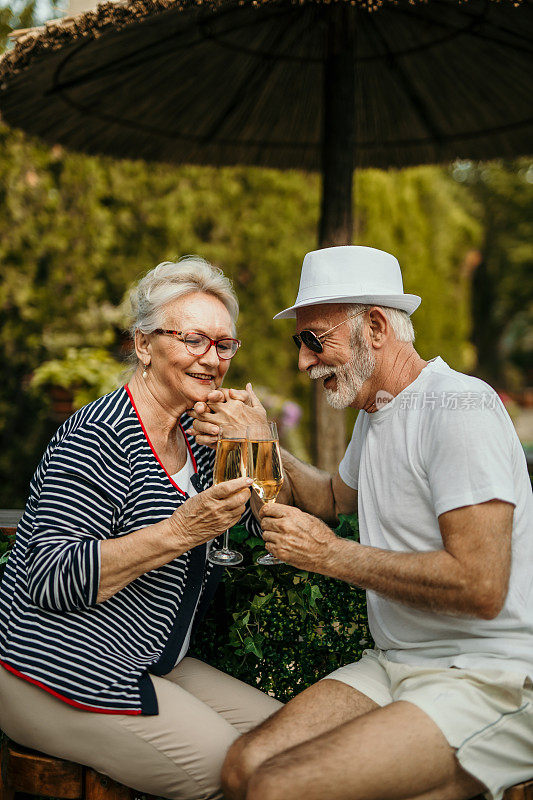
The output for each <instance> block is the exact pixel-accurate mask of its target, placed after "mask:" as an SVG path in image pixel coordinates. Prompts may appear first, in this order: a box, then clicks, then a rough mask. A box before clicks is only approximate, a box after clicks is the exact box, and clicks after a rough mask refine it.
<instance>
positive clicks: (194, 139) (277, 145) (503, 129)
mask: <svg viewBox="0 0 533 800" xmlns="http://www.w3.org/2000/svg"><path fill="white" fill-rule="evenodd" d="M63 99H64V100H65V102H66V103H67V104H69V105H71V106H72V107H73V108H75V109H76V110H77V111H79V112H80V113H85V114H89V115H91V114H92V115H94V116H96V117H98V118H99V119H101V120H103V121H105V122H112V123H114V124H117V125H118V126H124V127H125V128H133V129H136V130H143V131H145V132H146V133H151V134H155V135H157V136H160V137H162V138H166V139H171V140H173V141H175V140H176V139H179V140H181V141H183V142H191V143H195V144H197V143H201V142H202V138H201V137H198V136H191V135H189V134H187V135H185V134H182V133H178V132H175V131H166V130H163V129H161V128H160V127H155V126H152V125H146V124H142V123H139V122H138V121H132V120H127V119H124V118H123V117H115V116H113V115H112V114H107V113H106V112H101V111H95V110H94V109H91V108H90V107H89V108H88V107H85V106H83V105H82V104H81V103H76V102H75V101H73V100H71V99H70V98H69V97H68V96H67V97H65V98H63ZM532 124H533V118H532V117H528V118H526V119H524V120H521V121H520V122H512V123H508V124H507V125H498V126H495V127H493V128H485V129H483V130H481V131H466V132H462V133H457V134H451V135H446V137H445V139H444V140H443V143H444V144H448V143H449V142H454V141H462V140H468V139H476V138H477V137H479V136H483V137H486V136H491V135H493V134H494V135H500V134H505V133H507V132H511V131H513V130H520V129H521V128H525V127H527V126H530V125H532ZM45 138H46V137H45ZM384 144H386V145H387V146H389V145H394V146H395V147H412V146H420V145H425V144H434V139H433V138H431V137H425V138H421V137H418V138H416V139H396V140H394V139H392V140H389V141H388V142H385V143H383V142H376V141H375V140H372V141H370V140H369V141H367V142H360V143H359V144H358V145H357V146H358V148H359V149H360V150H366V151H371V150H373V149H379V148H381V147H383V145H384ZM217 145H218V146H229V147H236V148H237V149H239V148H250V147H269V148H273V149H275V150H280V149H283V148H292V149H299V150H301V149H304V148H305V149H314V148H316V142H296V143H295V142H291V141H288V142H271V141H268V140H267V139H256V140H254V141H239V142H238V143H236V142H235V140H234V139H219V140H218V141H217ZM525 154H526V153H525V151H524V153H523V155H525Z"/></svg>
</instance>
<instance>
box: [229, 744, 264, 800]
mask: <svg viewBox="0 0 533 800" xmlns="http://www.w3.org/2000/svg"><path fill="white" fill-rule="evenodd" d="M266 757H267V754H266V753H265V752H264V751H263V749H262V747H261V743H260V741H259V740H258V739H257V737H255V736H253V733H252V732H251V733H245V734H243V736H241V737H240V738H239V739H237V740H236V741H235V742H234V743H233V744H232V745H231V747H230V748H229V750H228V753H227V755H226V759H225V761H224V765H223V767H222V787H223V789H224V792H225V795H227V797H228V798H230V799H231V800H233V798H235V800H237V799H238V800H240V798H244V797H246V787H247V785H248V781H249V780H250V777H251V775H252V774H253V772H254V771H255V770H256V769H257V767H258V766H259V765H260V764H261V763H262V762H263V761H264V759H265V758H266Z"/></svg>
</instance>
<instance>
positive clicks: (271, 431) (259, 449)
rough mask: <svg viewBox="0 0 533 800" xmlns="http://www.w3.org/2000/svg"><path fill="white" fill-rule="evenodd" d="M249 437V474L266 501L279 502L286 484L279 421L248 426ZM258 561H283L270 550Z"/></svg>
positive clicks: (277, 562) (256, 489) (254, 487)
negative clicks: (277, 500) (280, 445)
mask: <svg viewBox="0 0 533 800" xmlns="http://www.w3.org/2000/svg"><path fill="white" fill-rule="evenodd" d="M246 438H247V440H248V475H249V476H250V478H252V479H253V484H252V486H253V489H255V491H256V492H257V494H258V496H259V498H260V500H262V501H263V502H264V503H275V502H276V497H277V496H278V494H279V492H280V490H281V487H282V485H283V468H282V465H281V452H280V449H279V439H278V429H277V427H276V423H275V422H266V423H264V424H262V425H252V426H250V427H249V428H247V429H246ZM257 563H258V564H263V565H265V564H266V565H268V564H283V561H280V559H279V558H275V557H274V556H273V555H271V554H270V553H265V555H262V556H259V558H258V559H257Z"/></svg>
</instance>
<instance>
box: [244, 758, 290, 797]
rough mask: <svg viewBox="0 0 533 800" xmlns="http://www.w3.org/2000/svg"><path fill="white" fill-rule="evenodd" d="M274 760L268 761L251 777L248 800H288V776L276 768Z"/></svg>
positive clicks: (246, 795) (247, 793) (247, 794)
mask: <svg viewBox="0 0 533 800" xmlns="http://www.w3.org/2000/svg"><path fill="white" fill-rule="evenodd" d="M274 762H275V758H274V759H271V760H270V761H266V762H265V763H264V764H262V765H261V766H260V767H259V768H258V769H256V771H255V772H254V774H253V775H252V776H251V777H250V778H249V780H248V787H247V792H246V794H245V795H244V797H245V798H246V800H287V798H288V797H289V794H288V789H289V787H288V785H287V776H286V775H285V776H284V775H283V772H279V771H278V770H276V769H275V764H274ZM290 797H292V794H291V795H290Z"/></svg>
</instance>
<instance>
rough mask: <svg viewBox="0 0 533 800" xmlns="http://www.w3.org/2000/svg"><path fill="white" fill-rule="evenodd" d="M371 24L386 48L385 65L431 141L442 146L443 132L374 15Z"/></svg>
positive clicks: (370, 16) (370, 17)
mask: <svg viewBox="0 0 533 800" xmlns="http://www.w3.org/2000/svg"><path fill="white" fill-rule="evenodd" d="M369 22H370V24H371V25H372V26H373V28H374V32H375V34H376V36H377V38H378V39H379V40H380V42H381V44H382V45H383V47H384V48H385V52H386V58H385V63H386V65H387V68H388V70H389V71H390V72H391V73H392V75H393V76H397V77H398V78H399V79H400V83H401V85H402V87H403V89H404V91H405V93H406V95H407V96H408V98H409V100H410V101H411V105H412V106H413V108H414V110H415V112H416V113H417V114H418V117H419V119H420V120H421V121H422V124H423V125H424V126H425V128H426V130H428V131H429V132H430V134H431V141H433V142H436V143H437V144H439V145H440V144H442V141H443V135H442V133H441V131H440V130H439V128H438V127H437V125H436V124H435V122H434V120H433V119H432V118H431V114H430V112H429V109H428V108H427V106H426V105H425V104H424V102H423V101H422V99H421V98H420V96H419V94H418V93H417V92H416V91H415V90H414V88H413V87H412V85H411V84H410V82H409V80H408V78H407V75H406V74H405V70H404V68H403V66H402V65H401V64H400V62H399V61H398V59H397V58H396V56H395V54H394V53H393V52H392V50H391V48H390V47H389V43H388V42H387V40H386V39H385V37H384V36H383V34H382V32H381V31H380V30H379V27H378V26H377V24H376V23H375V21H374V17H373V15H369Z"/></svg>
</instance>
